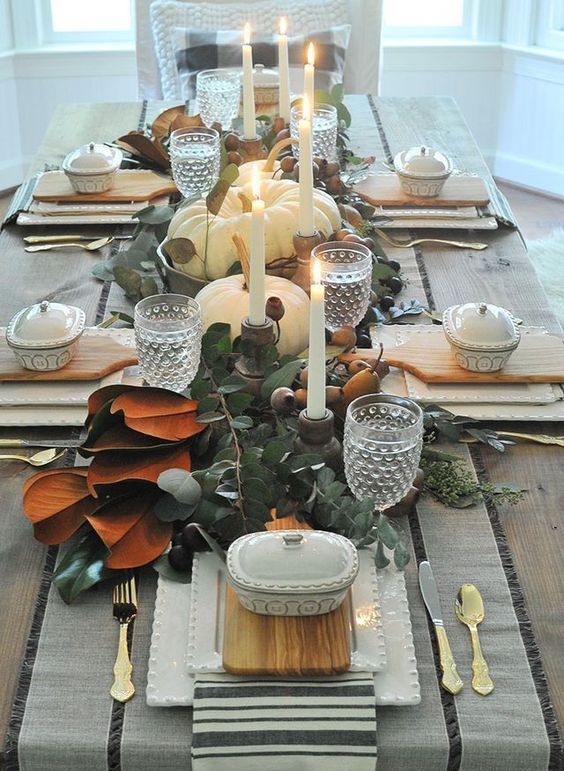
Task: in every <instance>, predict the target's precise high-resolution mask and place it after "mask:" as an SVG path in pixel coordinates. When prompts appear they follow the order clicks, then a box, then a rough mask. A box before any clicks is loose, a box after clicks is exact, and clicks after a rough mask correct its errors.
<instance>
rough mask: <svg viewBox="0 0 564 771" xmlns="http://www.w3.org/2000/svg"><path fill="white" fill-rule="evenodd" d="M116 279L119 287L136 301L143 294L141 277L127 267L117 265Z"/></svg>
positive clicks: (114, 272)
mask: <svg viewBox="0 0 564 771" xmlns="http://www.w3.org/2000/svg"><path fill="white" fill-rule="evenodd" d="M113 274H114V279H115V282H116V284H118V286H121V288H122V289H123V291H124V292H125V294H126V295H127V296H128V297H130V298H131V299H133V300H135V299H137V297H138V296H139V295H140V293H141V276H140V275H139V273H137V272H136V271H134V270H133V268H129V267H127V265H116V266H115V268H114V270H113Z"/></svg>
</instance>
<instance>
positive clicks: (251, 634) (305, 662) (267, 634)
mask: <svg viewBox="0 0 564 771" xmlns="http://www.w3.org/2000/svg"><path fill="white" fill-rule="evenodd" d="M267 528H268V529H269V530H289V529H294V528H295V529H297V530H309V529H310V528H309V527H308V526H307V525H304V524H303V523H300V522H298V521H297V520H296V519H294V518H293V517H284V518H282V519H277V520H273V522H272V523H271V524H269V525H267ZM350 663H351V631H350V592H349V593H348V594H347V596H346V598H345V600H344V602H343V603H342V605H340V606H339V607H338V608H337V610H334V611H332V612H331V613H325V614H323V615H322V616H308V617H306V618H301V617H294V616H260V615H258V613H251V612H250V611H249V610H246V609H245V608H243V606H242V605H241V604H240V603H239V600H238V599H237V595H236V594H235V592H234V591H233V589H232V588H231V586H229V584H228V585H227V594H226V598H225V628H224V634H223V667H224V669H225V670H226V671H227V672H231V673H232V674H236V675H253V676H254V675H277V676H281V677H284V676H292V677H301V676H311V675H333V674H338V673H340V672H347V671H348V670H349V668H350Z"/></svg>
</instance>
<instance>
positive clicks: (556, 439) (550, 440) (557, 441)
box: [462, 431, 564, 447]
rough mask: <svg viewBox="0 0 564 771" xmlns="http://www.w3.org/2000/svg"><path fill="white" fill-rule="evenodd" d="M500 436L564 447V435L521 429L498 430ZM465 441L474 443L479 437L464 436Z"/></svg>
mask: <svg viewBox="0 0 564 771" xmlns="http://www.w3.org/2000/svg"><path fill="white" fill-rule="evenodd" d="M496 434H497V435H498V436H507V437H508V438H510V439H526V440H528V441H529V442H537V443H538V444H552V445H556V446H557V447H564V436H550V434H522V433H520V432H519V431H496ZM462 441H463V442H466V443H467V444H472V443H473V442H479V441H480V440H479V439H475V438H474V437H472V436H470V437H464V438H463V439H462Z"/></svg>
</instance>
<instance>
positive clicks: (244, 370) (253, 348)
mask: <svg viewBox="0 0 564 771" xmlns="http://www.w3.org/2000/svg"><path fill="white" fill-rule="evenodd" d="M273 342H274V324H273V322H272V319H269V318H268V316H267V317H266V320H265V323H264V324H261V325H260V326H258V325H257V326H255V325H254V324H250V323H249V319H248V318H245V319H243V320H242V321H241V345H242V348H243V353H241V354H240V356H239V358H238V359H237V361H236V363H235V369H236V370H237V372H238V373H239V374H240V375H241V377H242V378H243V379H244V380H246V381H247V387H246V388H245V389H244V390H245V391H247V393H249V394H252V395H253V396H259V395H260V389H261V386H262V383H263V381H264V368H263V367H262V365H261V364H260V358H259V353H260V349H261V348H262V347H263V346H264V345H269V344H270V343H273Z"/></svg>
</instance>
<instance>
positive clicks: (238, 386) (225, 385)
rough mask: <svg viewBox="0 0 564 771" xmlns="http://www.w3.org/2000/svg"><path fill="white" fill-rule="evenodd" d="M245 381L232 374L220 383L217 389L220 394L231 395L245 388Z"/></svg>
mask: <svg viewBox="0 0 564 771" xmlns="http://www.w3.org/2000/svg"><path fill="white" fill-rule="evenodd" d="M246 386H247V381H246V380H245V379H244V378H243V377H242V376H241V375H240V374H239V373H238V372H232V373H231V374H230V375H229V377H227V378H226V379H225V380H223V381H222V383H221V385H220V386H219V388H218V391H219V393H220V394H232V393H236V392H237V391H241V390H242V389H243V388H246Z"/></svg>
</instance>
